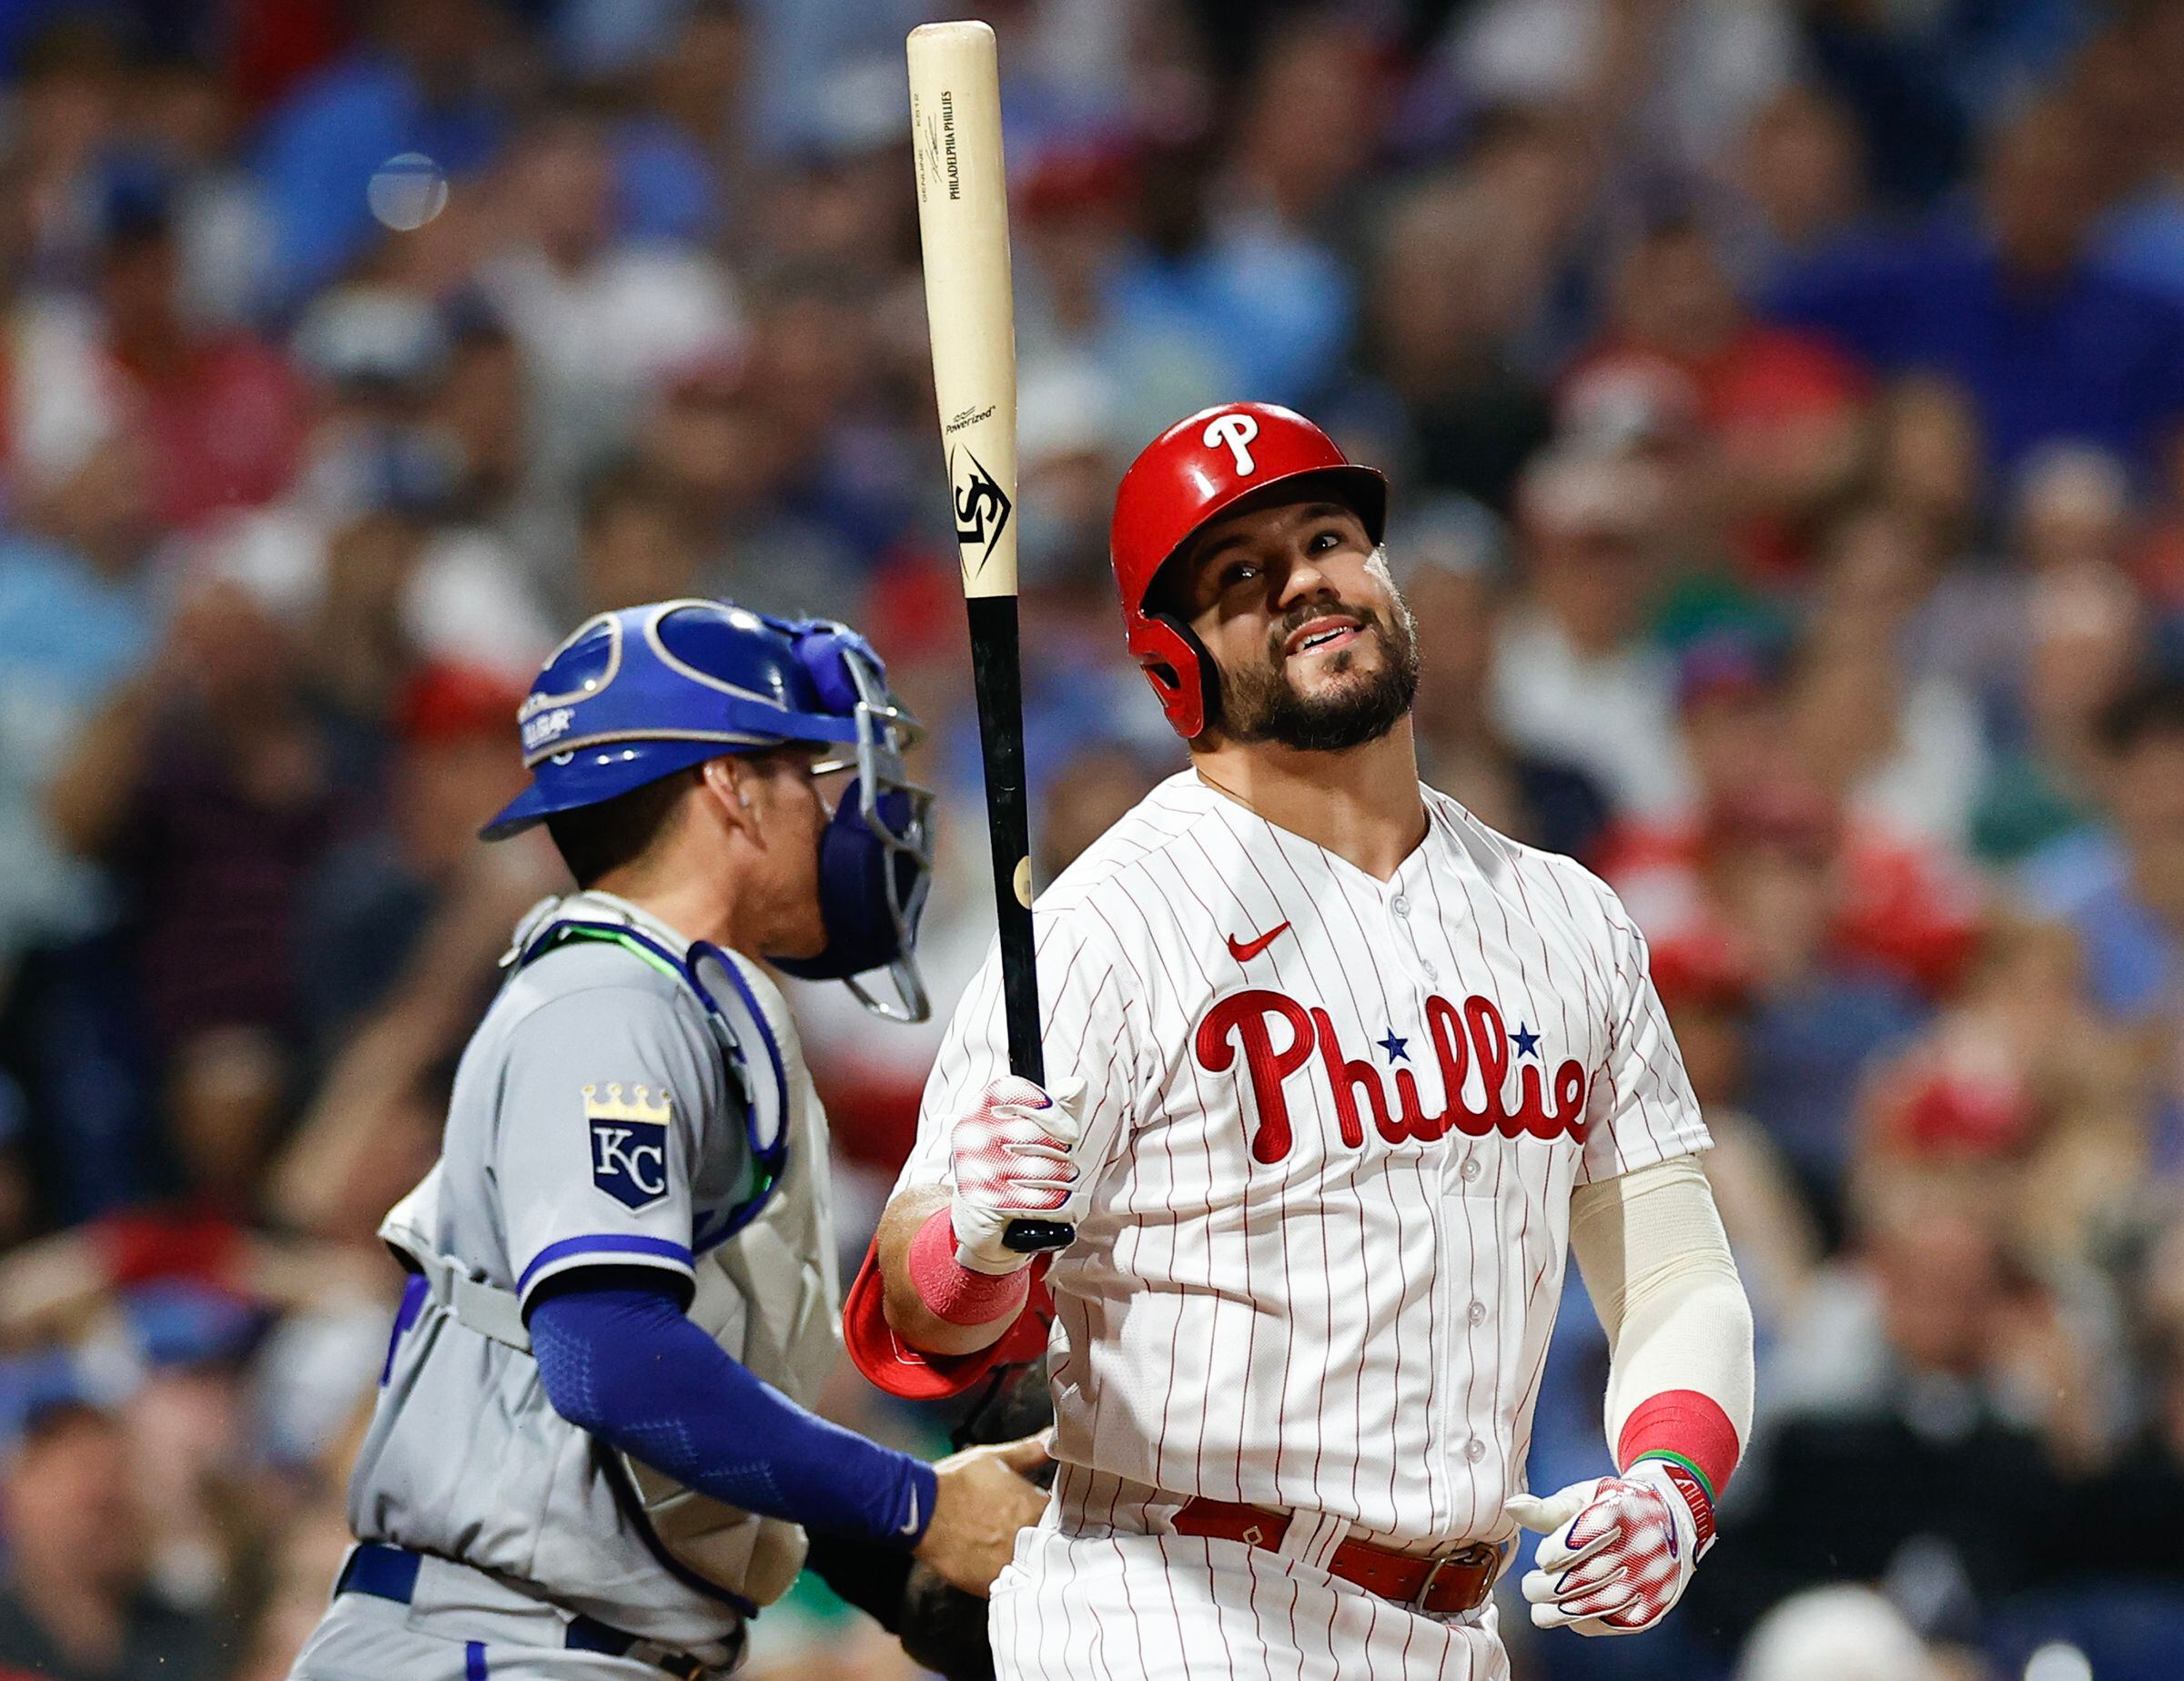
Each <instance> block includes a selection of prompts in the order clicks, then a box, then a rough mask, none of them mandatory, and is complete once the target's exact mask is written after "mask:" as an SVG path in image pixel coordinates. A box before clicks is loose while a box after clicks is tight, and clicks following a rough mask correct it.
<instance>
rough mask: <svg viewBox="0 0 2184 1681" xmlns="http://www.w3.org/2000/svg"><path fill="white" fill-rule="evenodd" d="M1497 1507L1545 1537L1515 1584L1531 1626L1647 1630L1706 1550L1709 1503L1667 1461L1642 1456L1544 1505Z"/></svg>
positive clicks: (1523, 1498) (1518, 1500)
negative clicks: (1520, 1583) (1526, 1602)
mask: <svg viewBox="0 0 2184 1681" xmlns="http://www.w3.org/2000/svg"><path fill="white" fill-rule="evenodd" d="M1502 1509H1503V1510H1504V1511H1506V1512H1507V1513H1508V1514H1510V1516H1512V1517H1513V1518H1515V1519H1516V1520H1517V1522H1518V1523H1520V1524H1523V1525H1524V1527H1525V1528H1527V1529H1531V1530H1536V1531H1538V1532H1539V1534H1541V1535H1542V1536H1543V1537H1545V1538H1544V1539H1543V1540H1542V1541H1541V1543H1540V1546H1539V1551H1538V1553H1537V1554H1535V1555H1534V1556H1533V1559H1532V1569H1531V1570H1529V1571H1527V1572H1526V1573H1525V1575H1524V1581H1523V1589H1524V1597H1525V1598H1526V1599H1528V1600H1530V1601H1531V1602H1532V1623H1533V1625H1534V1626H1536V1627H1540V1628H1574V1629H1575V1630H1576V1631H1577V1632H1578V1633H1579V1634H1581V1635H1635V1634H1638V1633H1640V1632H1641V1631H1643V1630H1644V1629H1648V1628H1651V1627H1653V1625H1654V1624H1656V1623H1658V1622H1659V1621H1660V1620H1661V1619H1662V1618H1663V1617H1664V1616H1666V1615H1668V1612H1669V1607H1670V1606H1672V1605H1674V1604H1675V1603H1676V1601H1677V1600H1679V1599H1681V1598H1682V1597H1683V1596H1684V1586H1685V1585H1686V1584H1688V1583H1689V1582H1690V1580H1691V1573H1692V1571H1693V1570H1694V1568H1696V1567H1697V1565H1698V1562H1699V1560H1700V1559H1701V1558H1703V1557H1704V1556H1705V1554H1706V1552H1707V1549H1708V1548H1710V1547H1712V1546H1713V1545H1714V1503H1713V1501H1712V1500H1710V1499H1709V1498H1708V1497H1707V1494H1706V1491H1705V1489H1704V1487H1702V1486H1701V1485H1700V1483H1699V1480H1698V1478H1696V1477H1695V1476H1694V1475H1692V1473H1690V1472H1689V1471H1686V1470H1685V1469H1684V1467H1683V1466H1682V1465H1679V1464H1677V1463H1674V1462H1673V1461H1669V1460H1659V1459H1642V1460H1640V1461H1639V1462H1638V1463H1636V1464H1634V1465H1633V1466H1632V1467H1631V1468H1630V1469H1629V1470H1628V1471H1626V1472H1624V1473H1623V1474H1622V1475H1621V1476H1614V1477H1593V1478H1592V1479H1590V1480H1589V1481H1587V1482H1583V1483H1572V1484H1570V1486H1569V1487H1568V1488H1565V1489H1562V1490H1561V1491H1560V1492H1558V1493H1556V1494H1550V1495H1549V1496H1548V1497H1547V1498H1546V1499H1544V1500H1542V1499H1538V1498H1536V1497H1535V1496H1533V1495H1531V1494H1519V1495H1517V1496H1516V1497H1515V1498H1514V1499H1512V1500H1510V1501H1509V1502H1507V1503H1506V1504H1504V1506H1503V1508H1502Z"/></svg>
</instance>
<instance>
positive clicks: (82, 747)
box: [52, 586, 340, 1051]
mask: <svg viewBox="0 0 2184 1681" xmlns="http://www.w3.org/2000/svg"><path fill="white" fill-rule="evenodd" d="M297 653H298V650H297V648H296V646H295V644H294V643H293V641H292V640H291V639H290V638H289V637H288V636H287V635H286V634H284V633H283V632H282V631H281V630H280V629H279V628H278V626H277V625H275V624H274V623H271V622H270V621H269V620H268V619H267V618H266V617H265V616H264V615H263V613H261V612H260V611H259V610H258V608H257V607H256V606H255V605H254V604H253V603H250V602H249V601H248V598H247V597H245V596H244V595H243V594H242V593H241V592H239V591H238V590H236V589H234V588H233V587H232V586H215V587H213V588H211V589H208V590H207V591H205V592H202V593H200V594H199V595H197V597H196V598H195V599H193V600H192V601H191V602H189V603H187V605H186V606H185V607H184V609H183V610H182V611H181V612H179V613H177V615H176V617H175V619H174V621H173V623H172V624H171V625H170V627H169V629H168V633H167V642H166V644H165V645H164V647H163V648H162V649H161V651H160V653H159V654H158V655H157V657H156V659H155V661H154V663H153V664H152V666H151V667H150V669H149V670H148V671H147V673H145V674H144V676H143V677H142V678H140V679H139V680H138V681H137V682H136V683H135V684H131V685H130V687H129V688H128V689H127V690H126V691H125V692H124V693H123V694H120V695H119V696H117V697H116V699H115V700H114V701H113V702H111V703H110V704H108V705H107V706H106V709H105V711H104V712H103V713H102V714H100V715H99V717H98V718H97V719H96V720H95V721H94V722H93V723H92V724H91V725H90V727H89V728H87V729H86V731H85V732H84V733H83V734H82V736H81V738H80V740H79V741H78V742H77V743H76V746H75V749H74V751H73V752H72V753H71V754H70V756H69V760H68V762H67V764H66V765H65V766H64V767H63V769H62V770H61V771H60V773H59V775H58V776H57V778H56V783H55V787H54V792H53V796H52V809H53V813H54V820H55V823H56V826H57V827H58V829H59V830H60V832H61V834H62V835H64V836H66V840H67V842H68V844H69V846H71V847H73V848H74V849H75V850H76V853H77V854H78V855H80V856H85V857H89V858H96V859H98V860H100V861H101V862H103V863H105V864H106V865H107V866H109V867H110V868H111V869H112V870H113V871H114V872H115V873H116V876H117V877H118V878H119V880H120V881H121V882H122V884H123V887H124V891H125V892H126V894H127V896H129V898H130V899H131V901H132V921H133V927H134V938H133V940H132V942H131V944H132V947H133V953H132V957H133V966H132V967H133V969H134V973H135V978H136V983H137V985H138V986H139V987H141V1002H142V1008H143V1009H144V1012H145V1018H146V1022H147V1028H149V1031H150V1033H151V1035H152V1038H153V1041H154V1043H155V1044H157V1046H158V1047H160V1048H162V1049H163V1050H169V1051H171V1050H172V1049H174V1048H177V1047H178V1046H180V1045H182V1044H183V1043H185V1042H186V1041H187V1040H188V1039H189V1038H191V1037H192V1036H194V1035H195V1034H197V1033H198V1032H200V1031H203V1030H204V1029H207V1028H223V1027H229V1026H237V1025H248V1026H258V1027H264V1028H268V1029H271V1030H273V1031H275V1032H278V1033H283V1034H293V1033H294V1032H295V1031H296V1029H297V1028H298V1026H299V1024H300V1021H301V1008H300V998H299V997H298V976H297V973H296V970H295V967H294V965H293V963H292V961H291V960H290V958H289V956H288V954H289V952H291V951H292V950H293V949H294V942H295V933H296V917H297V914H298V898H299V896H300V894H301V891H302V888H303V884H304V882H305V880H306V879H307V877H308V874H309V872H310V871H311V870H312V869H313V868H314V867H316V866H317V864H318V861H319V858H320V857H322V856H324V853H325V850H326V848H327V846H329V844H330V842H331V841H332V839H333V837H334V835H335V834H336V832H337V825H338V824H339V821H340V817H339V803H338V802H339V788H338V786H337V782H336V776H335V766H334V764H333V761H332V758H331V756H330V753H329V740H328V737H327V735H326V734H325V732H324V730H323V729H322V728H321V726H320V725H319V722H318V721H317V720H316V719H315V718H314V717H313V716H312V714H311V709H310V706H309V704H308V697H307V694H306V692H305V689H304V687H303V684H302V683H301V681H300V673H299V671H298V662H297Z"/></svg>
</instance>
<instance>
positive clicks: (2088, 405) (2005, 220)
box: [1773, 99, 2184, 469]
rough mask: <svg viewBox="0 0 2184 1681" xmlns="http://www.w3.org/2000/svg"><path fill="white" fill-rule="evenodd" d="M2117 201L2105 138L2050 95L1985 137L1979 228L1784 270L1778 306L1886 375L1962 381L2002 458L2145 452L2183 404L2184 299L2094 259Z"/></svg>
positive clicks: (1944, 229)
mask: <svg viewBox="0 0 2184 1681" xmlns="http://www.w3.org/2000/svg"><path fill="white" fill-rule="evenodd" d="M2105 198H2106V172H2105V169H2104V164H2103V159H2102V157H2101V153H2100V138H2099V136H2098V134H2097V133H2096V132H2095V131H2094V130H2093V128H2092V127H2091V125H2090V124H2089V123H2088V121H2087V119H2086V117H2085V116H2084V115H2083V114H2082V113H2081V112H2080V111H2078V109H2077V108H2076V107H2074V106H2070V105H2068V104H2067V103H2065V102H2062V101H2060V100H2054V99H2051V100H2048V101H2047V102H2045V103H2043V104H2040V105H2037V106H2035V107H2034V108H2032V109H2031V110H2028V111H2027V112H2026V113H2025V114H2024V115H2023V116H2020V117H2019V118H2017V120H2016V121H2015V122H2013V123H2011V124H2010V125H2008V127H2007V128H2005V129H2004V130H2003V131H2002V132H2001V133H2000V134H1999V135H1998V136H1997V137H1996V138H1995V140H1994V141H1993V143H1992V144H1991V145H1990V146H1989V147H1988V148H1987V156H1986V157H1985V160H1984V166H1983V174H1982V179H1981V182H1980V195H1979V207H1980V211H1981V219H1980V222H1979V225H1978V226H1977V228H1960V227H1957V226H1955V225H1953V224H1951V223H1950V222H1948V221H1946V219H1945V220H1944V221H1943V222H1941V223H1939V224H1937V225H1936V226H1935V227H1934V228H1930V229H1928V230H1926V231H1925V232H1923V233H1920V234H1917V235H1916V236H1906V237H1892V238H1871V239H1867V240H1865V241H1862V242H1860V243H1859V244H1857V245H1856V246H1855V247H1852V248H1846V249H1845V250H1843V251H1840V252H1837V253H1834V254H1827V255H1823V256H1821V257H1819V258H1815V259H1814V260H1813V261H1812V262H1811V263H1810V264H1808V265H1806V266H1805V268H1802V269H1800V270H1797V271H1795V272H1793V273H1791V274H1789V275H1787V276H1785V278H1784V279H1783V280H1782V282H1781V284H1780V285H1779V287H1778V288H1777V289H1776V291H1775V297H1774V299H1773V312H1774V313H1775V316H1776V318H1777V319H1781V320H1783V321H1785V322H1787V323H1789V324H1792V325H1797V326H1804V327H1808V328H1811V329H1815V330H1818V331H1821V332H1825V333H1830V334H1833V335H1835V338H1836V339H1838V340H1839V341H1840V342H1841V343H1842V344H1844V345H1845V347H1846V348H1848V349H1851V350H1852V351H1854V352H1855V353H1856V354H1857V355H1859V356H1861V357H1864V358H1865V359H1866V360H1868V361H1869V362H1871V363H1872V364H1873V365H1874V366H1875V367H1876V368H1877V369H1879V370H1882V371H1883V372H1884V373H1897V372H1904V371H1919V370H1931V371H1938V372H1940V373H1944V374H1946V375H1947V376H1948V377H1949V378H1951V379H1953V380H1957V381H1959V382H1961V383H1962V385H1963V386H1964V388H1965V389H1966V390H1967V392H1969V393H1970V395H1971V398H1972V400H1973V402H1974V403H1975V405H1976V406H1977V410H1978V412H1979V417H1980V424H1981V428H1982V430H1983V431H1984V433H1985V435H1986V438H1987V449H1988V452H1989V459H1990V460H1991V461H1993V462H1994V463H1995V464H1996V465H1997V466H1999V467H2002V468H2005V469H2007V468H2009V467H2012V466H2014V465H2015V464H2016V463H2017V462H2018V461H2022V460H2023V459H2024V457H2025V456H2026V454H2027V452H2028V451H2031V450H2033V449H2034V448H2035V447H2036V446H2037V445H2039V444H2042V443H2045V442H2048V441H2052V440H2056V439H2078V440H2081V441H2086V442H2089V443H2094V444H2098V445H2099V446H2101V447H2102V448H2104V449H2108V450H2111V451H2115V452H2117V453H2118V455H2120V456H2122V457H2123V458H2125V459H2126V460H2128V461H2132V462H2134V463H2137V464H2144V463H2146V462H2148V461H2150V460H2151V458H2152V454H2153V451H2154V450H2155V449H2156V448H2157V446H2158V445H2159V443H2160V442H2161V441H2163V440H2164V439H2165V437H2166V435H2167V432H2168V429H2169V427H2170V426H2171V425H2173V424H2174V423H2175V422H2176V420H2178V419H2179V415H2184V311H2180V310H2179V306H2178V305H2177V304H2176V303H2175V302H2173V301H2172V300H2170V299H2167V298H2164V297H2159V296H2157V295H2155V294H2153V293H2151V292H2148V291H2145V290H2143V289H2139V288H2137V287H2134V286H2132V285H2130V284H2129V283H2128V282H2126V281H2123V280H2118V279H2116V278H2112V277H2111V276H2110V275H2108V273H2107V272H2106V271H2105V270H2103V269H2102V268H2099V267H2098V265H2097V264H2095V263H2094V262H2093V261H2092V260H2091V259H2090V258H2088V254H2087V240H2088V236H2089V233H2090V230H2091V227H2092V223H2093V218H2095V217H2096V216H2097V215H2098V213H2099V211H2100V208H2101V207H2102V204H2103V203H2104V201H2105Z"/></svg>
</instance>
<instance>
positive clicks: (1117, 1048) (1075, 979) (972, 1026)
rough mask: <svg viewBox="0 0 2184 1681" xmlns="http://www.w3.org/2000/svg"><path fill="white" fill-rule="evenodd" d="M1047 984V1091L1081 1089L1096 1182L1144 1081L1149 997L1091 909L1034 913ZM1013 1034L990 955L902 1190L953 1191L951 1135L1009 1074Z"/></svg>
mask: <svg viewBox="0 0 2184 1681" xmlns="http://www.w3.org/2000/svg"><path fill="white" fill-rule="evenodd" d="M1034 924H1035V936H1036V941H1037V947H1036V950H1037V968H1038V976H1039V1016H1040V1021H1041V1028H1040V1033H1039V1042H1040V1045H1041V1048H1043V1049H1044V1051H1045V1053H1046V1089H1047V1090H1048V1091H1050V1092H1052V1091H1061V1090H1064V1089H1067V1087H1068V1086H1069V1085H1070V1084H1072V1083H1074V1084H1076V1085H1077V1086H1078V1087H1080V1088H1081V1089H1082V1094H1083V1095H1082V1096H1081V1098H1080V1099H1078V1108H1077V1116H1078V1119H1080V1120H1081V1121H1082V1122H1083V1123H1084V1129H1085V1142H1084V1146H1083V1149H1082V1152H1081V1158H1080V1165H1081V1166H1082V1167H1083V1169H1084V1170H1085V1171H1086V1173H1087V1176H1096V1175H1097V1172H1098V1170H1099V1169H1100V1167H1101V1166H1103V1165H1104V1164H1105V1163H1106V1162H1107V1161H1108V1160H1110V1159H1112V1158H1113V1156H1114V1154H1115V1152H1116V1151H1117V1149H1119V1148H1120V1147H1121V1142H1122V1139H1123V1138H1124V1137H1125V1135H1126V1134H1127V1130H1128V1128H1129V1126H1130V1122H1131V1117H1132V1115H1133V1114H1134V1112H1135V1106H1136V1096H1137V1092H1138V1088H1139V1084H1140V1078H1141V1074H1140V1070H1139V1068H1138V1061H1137V1058H1138V1041H1139V1040H1140V1039H1141V1038H1142V1037H1143V1036H1142V1035H1141V1034H1139V1033H1138V1032H1137V1031H1135V1029H1136V1028H1138V1026H1139V1025H1140V1022H1141V1014H1140V1013H1141V1012H1142V1010H1143V1008H1144V1000H1145V992H1144V988H1143V987H1142V986H1141V985H1140V983H1139V981H1138V977H1137V976H1136V974H1135V973H1134V972H1133V971H1132V969H1131V967H1130V966H1129V965H1128V963H1127V961H1126V960H1125V959H1124V957H1122V955H1121V952H1120V950H1119V949H1118V948H1117V946H1116V944H1115V941H1114V939H1113V937H1112V936H1111V935H1109V934H1108V933H1107V930H1106V929H1105V928H1104V927H1102V925H1101V924H1100V923H1099V921H1098V919H1097V916H1096V915H1095V914H1094V913H1093V912H1091V911H1090V910H1089V909H1087V907H1085V906H1081V905H1079V906H1070V907H1069V908H1067V909H1065V910H1059V911H1055V912H1045V911H1038V912H1035V913H1034ZM1008 1071H1009V1068H1008V1027H1007V1021H1006V1016H1005V1015H1004V1012H1003V1008H1002V1002H1001V953H1000V948H999V947H998V945H996V947H994V948H993V949H992V950H989V951H988V952H987V953H986V962H985V963H984V964H983V965H981V966H980V967H979V970H978V974H977V977H976V978H975V979H974V980H973V981H972V982H971V985H970V987H969V988H968V989H967V990H966V992H965V993H964V995H963V1000H962V1002H961V1003H959V1004H958V1005H957V1006H956V1008H955V1016H954V1017H953V1018H951V1019H950V1020H949V1022H948V1029H947V1032H946V1034H945V1036H944V1037H943V1038H942V1040H941V1046H940V1053H939V1055H938V1056H937V1057H936V1058H935V1059H934V1063H933V1071H932V1073H931V1074H930V1075H929V1076H928V1077H927V1078H926V1080H925V1100H924V1102H923V1103H922V1104H921V1105H920V1107H919V1109H918V1117H917V1143H916V1145H915V1148H914V1149H912V1150H911V1152H910V1159H908V1160H907V1161H905V1163H904V1164H903V1171H902V1177H901V1179H900V1180H899V1181H898V1183H897V1189H898V1190H908V1189H911V1188H913V1187H916V1186H925V1185H942V1184H946V1183H947V1182H948V1133H949V1129H951V1128H952V1127H953V1126H954V1125H955V1120H956V1119H957V1117H959V1116H963V1115H967V1114H969V1113H970V1112H971V1110H972V1109H976V1107H977V1105H978V1094H979V1093H980V1092H981V1091H983V1090H984V1089H986V1085H987V1083H988V1082H989V1081H992V1080H995V1079H997V1078H1000V1077H1001V1076H1002V1075H1004V1074H1006V1073H1007V1072H1008Z"/></svg>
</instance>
